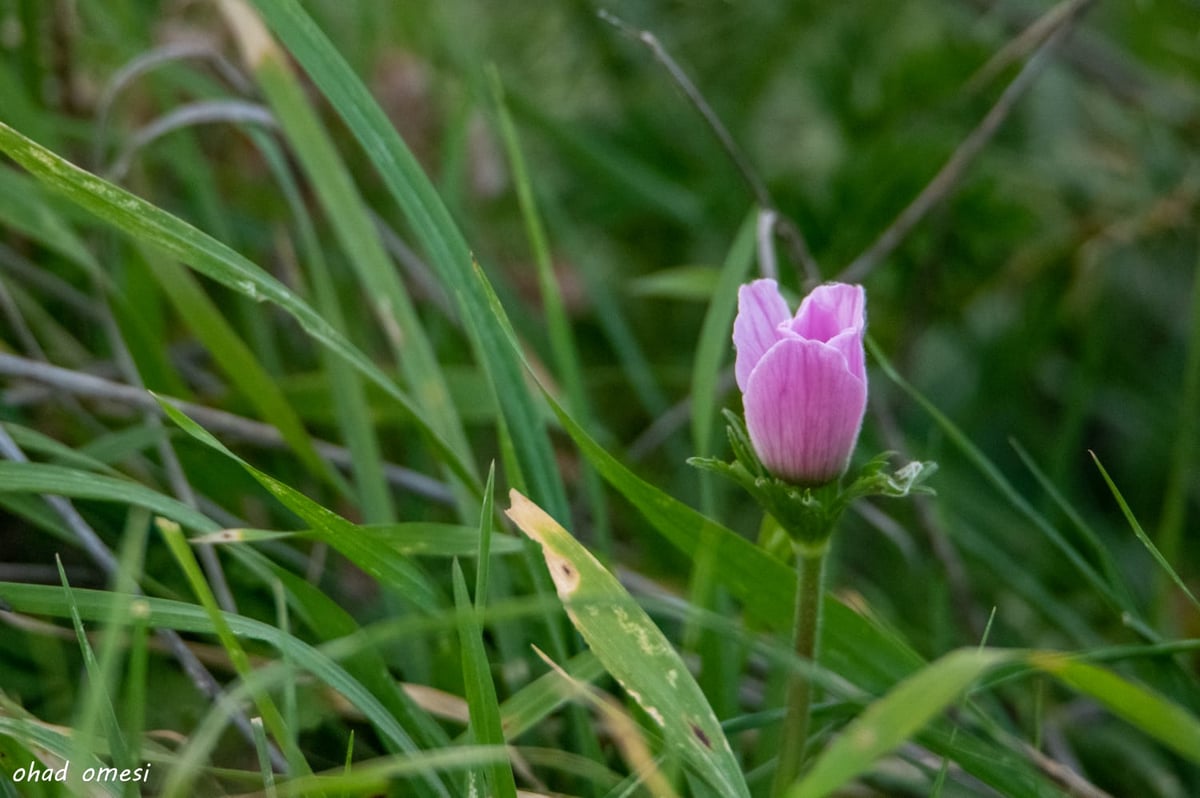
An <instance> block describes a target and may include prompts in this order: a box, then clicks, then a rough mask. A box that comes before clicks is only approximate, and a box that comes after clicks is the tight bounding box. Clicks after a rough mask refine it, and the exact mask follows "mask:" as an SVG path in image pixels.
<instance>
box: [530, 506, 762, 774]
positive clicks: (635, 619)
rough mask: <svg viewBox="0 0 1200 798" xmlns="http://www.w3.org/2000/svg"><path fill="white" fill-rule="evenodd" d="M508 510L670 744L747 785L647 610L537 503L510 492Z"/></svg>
mask: <svg viewBox="0 0 1200 798" xmlns="http://www.w3.org/2000/svg"><path fill="white" fill-rule="evenodd" d="M510 498H511V499H512V506H511V507H510V508H509V509H508V511H507V515H508V517H509V518H510V519H512V521H513V523H515V524H516V525H517V526H518V527H519V528H520V529H521V531H522V532H524V533H525V534H526V535H528V536H529V538H530V539H531V540H533V541H535V542H536V543H538V544H539V545H540V546H541V547H542V553H543V555H544V556H545V558H546V566H547V568H548V569H549V571H550V575H551V578H553V580H554V584H555V586H556V587H557V588H558V596H559V599H561V600H562V602H563V605H564V606H565V607H566V608H567V614H568V616H569V617H570V618H571V622H572V623H574V624H575V628H576V629H578V630H579V633H580V634H581V635H583V638H584V640H586V641H587V643H588V646H589V647H591V649H592V651H593V653H595V655H596V658H597V659H599V660H600V661H601V662H602V663H603V664H604V667H605V669H606V670H607V671H608V672H609V673H610V674H612V675H613V677H614V678H615V679H616V680H617V681H618V682H620V683H621V685H622V686H623V687H624V688H625V691H626V692H627V693H628V694H629V695H630V697H631V698H633V699H634V700H635V701H637V703H638V704H639V705H640V706H641V707H642V709H643V710H645V712H646V714H647V715H649V716H650V718H651V719H652V720H653V721H654V722H655V723H656V724H657V725H658V727H659V728H660V729H661V730H662V733H663V735H664V736H665V738H666V741H667V744H668V746H670V748H671V750H672V751H673V752H674V753H675V754H677V755H678V756H680V757H681V758H682V759H683V761H684V762H686V763H688V764H689V765H690V766H691V767H692V768H694V769H695V771H696V773H698V774H699V775H700V776H701V777H702V778H704V780H705V781H707V782H708V783H709V785H711V786H712V787H713V788H714V789H716V790H718V791H719V794H721V795H723V796H745V798H749V795H750V791H749V789H748V788H747V786H746V781H745V779H744V777H743V776H742V772H741V769H740V766H739V765H738V762H737V759H736V758H735V757H734V755H733V751H732V749H731V748H730V747H729V741H728V740H727V739H726V738H725V733H724V731H722V729H721V724H720V722H719V721H718V720H717V717H716V715H714V714H713V711H712V708H711V707H710V706H709V704H708V702H707V701H706V700H705V698H704V693H703V692H701V690H700V686H699V685H698V684H696V681H695V679H693V678H692V674H691V672H690V671H688V669H687V665H685V664H684V662H683V659H682V658H681V657H680V656H679V654H678V653H677V652H676V651H675V649H674V648H673V647H672V646H671V643H670V642H669V641H668V640H667V638H666V637H665V636H664V635H663V633H662V632H661V631H660V630H659V628H658V627H657V626H655V625H654V622H653V621H651V620H650V616H648V615H646V612H645V610H643V609H642V608H641V607H639V606H638V604H637V602H636V601H634V600H633V598H632V597H631V596H630V595H629V594H628V593H627V592H626V591H625V588H623V587H621V584H620V583H619V582H618V581H617V580H616V578H615V577H613V575H612V574H610V573H609V572H608V571H607V570H605V569H604V566H602V565H601V564H600V563H599V562H598V561H597V560H596V559H595V558H594V557H593V556H592V555H591V554H590V553H588V551H587V549H585V548H584V547H583V546H581V545H579V543H577V542H576V541H575V539H574V538H572V537H571V535H570V533H568V532H567V531H566V530H565V529H563V528H562V526H560V525H559V524H558V523H557V522H555V521H554V519H552V518H551V517H550V516H549V515H547V514H546V513H545V511H543V510H542V509H541V508H540V507H538V506H537V505H535V504H534V503H532V502H530V501H529V500H528V499H526V498H525V497H524V496H522V495H521V494H519V493H517V492H516V491H513V492H512V494H511V496H510Z"/></svg>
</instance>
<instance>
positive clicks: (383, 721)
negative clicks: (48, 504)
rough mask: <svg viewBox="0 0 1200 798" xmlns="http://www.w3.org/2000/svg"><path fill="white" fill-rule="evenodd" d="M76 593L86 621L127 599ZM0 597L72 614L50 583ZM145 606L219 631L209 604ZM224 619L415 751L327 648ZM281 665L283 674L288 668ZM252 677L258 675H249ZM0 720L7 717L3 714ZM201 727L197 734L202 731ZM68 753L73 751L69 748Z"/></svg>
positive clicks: (151, 615)
mask: <svg viewBox="0 0 1200 798" xmlns="http://www.w3.org/2000/svg"><path fill="white" fill-rule="evenodd" d="M72 598H73V599H74V602H75V604H76V607H77V608H78V612H79V615H80V617H81V618H82V619H83V620H84V621H103V620H105V619H107V618H109V617H110V616H111V613H112V612H113V607H114V605H115V603H116V602H119V601H124V600H126V599H127V597H125V596H122V595H120V594H114V593H109V592H105V591H98V590H83V589H75V590H72ZM0 600H3V601H5V602H7V604H8V605H9V606H10V607H12V610H13V611H14V612H23V613H28V614H31V615H46V616H51V617H56V618H67V617H70V610H69V608H68V607H67V604H66V601H65V600H64V598H63V595H62V588H59V587H51V586H48V585H27V584H19V583H14V582H0ZM139 600H140V601H142V602H144V604H143V605H142V606H143V607H144V608H145V618H144V620H145V622H146V624H147V625H148V626H150V627H152V628H168V629H174V630H176V631H178V632H187V633H194V634H216V626H215V624H214V622H213V619H212V617H211V616H210V615H209V613H208V612H207V610H205V609H204V608H202V607H198V606H196V605H194V604H188V603H185V602H180V601H170V600H167V599H160V598H149V597H148V598H141V599H139ZM221 619H222V623H223V624H225V625H226V626H227V627H228V629H229V630H230V632H232V633H233V634H234V635H236V636H237V637H239V638H244V639H249V640H259V641H262V642H264V643H267V644H269V645H271V646H273V647H274V648H276V649H277V650H279V651H282V652H286V655H287V658H288V661H289V662H290V663H291V664H292V665H293V666H295V667H300V668H303V669H304V670H306V671H308V672H309V673H311V674H312V675H313V676H315V677H316V678H317V679H319V680H320V681H321V682H323V683H325V684H327V685H329V686H330V687H331V688H333V689H334V690H336V691H338V692H339V693H341V694H342V695H344V696H345V697H346V699H347V700H348V701H350V703H351V704H352V705H353V706H355V707H357V708H358V709H359V710H360V711H362V713H363V715H364V716H365V717H366V718H367V719H368V720H369V721H370V722H371V724H372V725H373V726H374V727H375V728H376V729H377V730H378V731H379V733H380V735H381V736H382V738H383V739H385V740H387V741H389V742H390V743H391V744H394V745H396V746H397V748H398V750H401V751H409V752H415V751H416V750H417V748H416V746H415V745H414V744H413V741H412V738H411V737H410V736H409V734H408V732H407V731H405V729H404V728H403V727H402V726H401V725H400V723H399V722H398V721H397V716H396V714H395V713H393V712H392V711H390V710H389V709H388V708H387V707H385V706H384V704H383V703H382V702H381V701H380V699H378V698H376V696H375V695H374V694H373V693H372V692H371V691H370V690H368V689H367V688H366V687H365V686H364V685H363V683H362V682H360V681H359V680H358V679H356V678H354V677H353V676H351V675H350V674H349V673H348V672H347V671H346V670H345V669H344V668H342V667H341V666H339V665H338V664H337V663H336V662H334V661H333V660H331V659H330V658H329V657H328V656H327V655H326V654H323V653H322V652H320V651H318V650H317V649H315V648H313V647H312V646H310V645H309V644H307V643H305V642H304V641H302V640H299V639H297V638H295V637H292V636H290V635H286V634H283V633H282V632H281V631H280V630H279V629H277V628H276V627H274V626H272V625H270V624H266V623H262V622H261V621H256V620H254V619H251V618H246V617H243V616H240V615H232V614H229V613H221ZM290 672H291V671H290V669H289V670H286V671H285V670H283V669H280V671H279V677H278V678H280V679H282V678H284V677H285V676H287V674H288V673H290ZM249 681H251V682H253V681H254V680H253V679H251V680H249ZM222 711H223V712H225V713H228V712H230V711H232V707H228V706H226V707H224V709H223V710H222V709H220V708H215V709H214V712H217V713H218V714H219V713H220V712H222ZM224 717H225V721H224V722H222V723H219V724H216V725H215V727H214V729H213V731H214V734H213V737H212V739H211V741H210V742H211V743H212V744H215V743H216V740H217V737H219V735H220V733H221V731H222V729H223V728H224V726H225V723H227V722H228V714H226V715H225V716H224ZM0 720H3V719H2V718H0ZM200 731H201V730H200V729H199V728H198V729H197V732H196V735H197V736H198V735H199V734H200ZM68 756H69V754H68ZM428 783H429V784H431V785H436V787H434V788H433V794H436V795H447V794H448V793H447V791H446V789H445V787H444V786H443V785H441V784H440V782H438V781H437V779H436V777H431V779H430V780H429V781H428Z"/></svg>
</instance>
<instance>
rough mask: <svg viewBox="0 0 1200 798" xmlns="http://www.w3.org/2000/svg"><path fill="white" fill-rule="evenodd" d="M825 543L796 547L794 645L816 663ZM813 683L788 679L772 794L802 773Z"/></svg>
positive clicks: (801, 676) (796, 675)
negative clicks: (809, 547) (796, 583)
mask: <svg viewBox="0 0 1200 798" xmlns="http://www.w3.org/2000/svg"><path fill="white" fill-rule="evenodd" d="M825 549H826V547H825V546H821V547H820V548H819V549H818V550H812V549H808V548H806V547H803V546H797V547H796V574H797V576H798V577H799V584H798V585H797V587H796V619H795V621H794V627H793V631H792V646H793V648H794V649H795V651H796V655H797V656H798V657H800V658H801V659H804V660H807V661H808V662H809V663H810V664H811V665H816V663H817V653H818V652H817V637H818V633H819V632H820V628H821V600H822V596H823V594H824V591H823V589H822V582H823V581H824V572H825ZM812 695H813V683H812V679H811V677H810V675H809V674H808V673H801V672H797V671H793V672H792V674H791V677H790V678H789V680H788V691H787V714H786V715H785V716H784V720H783V741H782V744H781V745H780V749H779V766H778V768H777V769H776V771H775V781H774V784H773V785H772V787H771V795H772V796H773V798H780V796H782V795H783V794H784V793H785V792H787V789H788V788H789V787H791V786H792V783H793V782H795V781H796V777H797V776H799V775H800V767H801V766H802V765H803V764H804V745H805V743H806V742H807V741H808V721H809V708H810V705H811V703H812Z"/></svg>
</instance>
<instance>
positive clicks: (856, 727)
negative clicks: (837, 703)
mask: <svg viewBox="0 0 1200 798" xmlns="http://www.w3.org/2000/svg"><path fill="white" fill-rule="evenodd" d="M1014 658H1015V655H1014V654H1011V653H1008V652H1002V651H994V650H988V649H963V650H960V651H955V652H952V653H950V654H947V655H946V656H944V657H942V658H941V659H939V660H937V661H936V662H933V663H930V664H929V665H927V666H926V667H924V668H922V669H921V670H920V671H918V672H917V673H915V674H913V675H912V676H910V677H908V678H907V679H905V680H904V681H902V682H900V684H898V685H896V687H895V688H894V689H893V690H891V691H890V692H889V693H888V694H887V695H886V696H884V697H883V698H881V699H879V700H878V701H876V702H874V703H873V704H871V705H870V706H869V707H867V709H866V710H865V711H863V713H862V714H861V715H859V716H858V717H857V718H855V720H854V721H853V722H852V723H851V724H850V725H849V726H848V727H846V729H845V730H843V731H842V732H841V733H840V734H839V735H838V737H837V738H836V739H835V740H834V741H833V742H832V743H830V745H829V747H828V748H826V749H825V750H824V751H823V752H822V753H821V755H820V756H819V757H818V758H817V760H816V762H814V763H813V766H812V769H811V770H810V771H809V772H808V774H807V775H806V776H804V778H803V779H801V780H800V782H799V783H798V784H797V785H796V786H795V787H793V788H792V789H791V790H790V791H789V792H788V793H787V796H788V798H821V796H825V795H829V794H830V793H832V792H833V791H835V790H837V789H838V788H839V787H841V786H842V785H843V784H846V783H847V782H848V781H850V780H851V779H853V778H854V777H856V776H858V775H859V774H861V773H865V772H866V771H867V770H868V769H869V768H870V767H871V766H872V765H873V764H874V763H875V761H876V760H878V759H879V758H880V757H881V756H883V755H885V754H887V753H889V752H890V751H892V750H894V749H895V748H897V747H898V746H899V745H900V744H901V743H903V742H904V741H905V740H908V739H909V738H910V737H911V736H912V735H914V734H915V733H916V732H917V731H919V730H920V729H921V728H922V727H924V726H925V724H927V723H928V722H929V721H930V720H932V719H933V718H934V717H936V716H937V715H939V714H941V712H942V711H943V710H945V709H946V708H947V707H948V706H950V704H952V703H953V702H954V701H955V699H957V698H958V696H959V695H960V694H961V693H962V692H963V691H964V690H966V689H967V687H969V686H970V685H971V684H972V683H973V682H974V681H975V680H976V679H978V678H979V677H981V676H982V675H984V674H985V673H987V671H989V670H991V669H992V668H993V667H995V666H996V665H999V664H1000V663H1003V662H1008V661H1011V660H1012V659H1014Z"/></svg>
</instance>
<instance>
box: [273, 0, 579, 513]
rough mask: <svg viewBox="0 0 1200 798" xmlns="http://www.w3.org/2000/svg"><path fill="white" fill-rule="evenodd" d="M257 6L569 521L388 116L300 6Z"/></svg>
mask: <svg viewBox="0 0 1200 798" xmlns="http://www.w3.org/2000/svg"><path fill="white" fill-rule="evenodd" d="M254 5H255V6H256V7H257V8H258V10H259V11H260V12H261V13H262V14H263V16H264V18H265V19H266V21H267V24H268V25H269V26H270V27H271V29H272V30H273V31H274V33H275V35H276V36H278V37H279V38H280V40H281V41H282V42H283V44H284V46H285V47H287V49H288V52H289V53H290V54H291V55H292V57H294V58H295V59H296V61H297V62H299V64H300V65H301V66H302V67H303V68H304V70H305V72H306V73H307V74H308V76H309V77H310V78H312V80H313V82H314V83H316V85H317V86H318V87H319V88H320V89H321V92H322V93H323V94H324V95H325V97H326V99H328V100H329V102H330V104H331V105H332V106H333V108H334V109H335V110H336V111H337V112H338V114H340V115H341V117H342V118H343V120H345V122H346V126H347V127H348V128H349V129H350V131H351V132H352V133H353V134H354V136H355V138H357V139H358V141H359V143H360V144H361V145H362V147H363V150H364V151H365V152H366V154H367V157H368V158H369V159H370V160H371V162H372V163H373V164H374V165H375V168H376V170H377V171H378V172H379V176H380V177H381V178H382V180H383V182H384V184H385V186H386V187H387V188H388V190H389V191H390V192H391V194H392V197H393V199H394V200H395V201H396V203H397V204H398V205H399V206H400V208H401V209H402V210H403V211H404V213H405V215H406V216H407V217H408V219H409V222H410V223H411V225H412V228H413V231H414V232H415V234H416V236H417V238H418V239H419V240H420V242H421V244H422V246H423V247H424V249H425V250H426V252H427V253H428V255H429V260H430V265H431V266H432V267H433V268H434V269H435V270H436V271H437V273H438V275H439V277H440V279H441V281H442V284H443V287H444V288H445V289H446V292H447V293H448V294H449V295H451V296H452V297H454V299H455V301H456V303H457V306H458V311H459V316H460V318H461V320H462V322H463V325H464V326H465V328H466V330H467V334H468V337H469V338H470V340H471V345H472V347H473V349H474V350H475V354H476V358H475V359H476V361H477V362H478V363H479V364H480V365H481V366H482V367H483V368H484V369H485V370H486V372H487V374H488V378H489V380H490V382H491V385H492V390H493V393H494V395H495V397H496V399H497V401H498V403H499V405H500V408H501V410H502V411H503V414H504V416H505V418H506V419H507V420H508V425H509V431H510V432H511V434H512V438H513V444H514V446H515V448H516V451H517V454H518V456H519V457H520V465H521V470H522V472H523V473H524V475H525V477H526V479H528V481H529V486H530V490H531V491H532V492H533V494H534V495H535V496H536V497H537V498H538V499H539V500H540V501H541V502H543V503H544V504H546V505H547V507H548V508H549V509H550V511H551V512H552V513H553V514H554V515H556V516H558V517H560V518H566V517H567V516H568V514H569V508H568V506H567V498H566V490H565V488H564V487H563V483H562V475H561V473H560V472H559V469H558V465H557V463H556V461H555V458H554V452H553V449H552V448H551V446H550V440H549V437H548V435H547V432H546V429H545V425H544V423H543V421H542V418H541V415H540V413H539V412H538V407H537V404H536V403H535V402H534V399H533V396H532V394H531V393H530V391H529V388H528V386H527V385H526V383H525V379H524V374H523V371H522V369H521V366H520V364H519V362H518V360H517V359H516V358H514V356H513V354H512V352H511V351H509V349H508V348H507V347H506V346H505V344H504V343H503V342H501V341H499V340H497V339H498V336H496V335H495V331H494V330H493V329H491V327H490V324H489V322H490V319H491V315H490V313H489V312H488V299H487V296H486V295H485V294H484V293H483V292H482V291H481V290H480V287H479V285H478V282H477V281H476V279H475V277H474V274H473V265H472V264H473V259H472V257H471V251H470V249H469V248H468V246H467V243H466V241H465V239H464V238H463V235H462V233H461V232H460V231H459V229H458V227H457V225H456V224H455V223H454V220H453V218H452V217H451V216H450V213H449V211H448V210H447V209H446V206H445V204H444V203H443V202H442V201H441V199H440V198H439V197H438V195H437V191H436V190H435V189H434V187H433V184H432V183H430V181H429V178H428V177H427V176H426V175H425V173H424V171H422V169H421V166H420V164H419V163H418V162H417V160H416V158H415V157H414V156H413V154H412V152H411V151H410V150H409V149H408V147H407V145H406V144H405V143H404V141H403V140H402V139H401V138H400V135H399V134H398V133H397V132H396V129H395V127H394V126H393V125H392V123H391V121H390V120H389V119H388V118H387V114H385V113H384V111H383V109H382V108H380V107H379V104H378V103H376V102H375V100H374V99H373V98H372V97H371V93H370V91H368V89H367V87H366V86H365V85H363V82H362V81H361V80H360V79H359V77H358V76H357V75H356V74H355V73H354V70H353V69H352V68H351V67H350V65H349V64H348V63H346V60H345V59H344V58H343V57H342V56H341V54H340V53H338V52H337V50H336V49H335V48H334V46H333V44H332V43H331V42H330V41H329V39H328V38H327V37H326V36H325V34H324V33H323V32H322V31H321V30H320V28H318V27H317V25H316V23H314V22H313V20H312V19H311V18H310V17H309V16H308V14H307V13H306V12H305V11H304V9H303V7H301V6H300V5H299V4H297V3H293V2H286V1H285V0H254Z"/></svg>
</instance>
